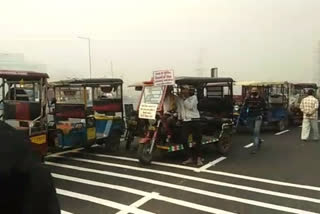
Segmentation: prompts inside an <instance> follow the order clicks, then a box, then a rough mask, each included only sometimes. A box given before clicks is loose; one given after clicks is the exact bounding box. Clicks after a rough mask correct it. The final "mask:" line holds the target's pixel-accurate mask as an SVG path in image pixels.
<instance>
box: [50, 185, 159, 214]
mask: <svg viewBox="0 0 320 214" xmlns="http://www.w3.org/2000/svg"><path fill="white" fill-rule="evenodd" d="M56 190H57V194H59V195H64V196H68V197H72V198H76V199H80V200H84V201H89V202H92V203H95V204H100V205H103V206H106V207H111V208H114V209H117V210H124V211H127V212H129V213H136V214H154V213H152V212H148V211H144V210H141V209H139V208H135V207H130V206H128V205H124V204H120V203H117V202H114V201H110V200H106V199H102V198H97V197H93V196H90V195H85V194H81V193H77V192H71V191H68V190H63V189H56Z"/></svg>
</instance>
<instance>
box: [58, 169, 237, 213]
mask: <svg viewBox="0 0 320 214" xmlns="http://www.w3.org/2000/svg"><path fill="white" fill-rule="evenodd" d="M52 176H53V177H54V178H57V179H62V180H67V181H72V182H76V183H81V184H86V185H91V186H97V187H103V188H108V189H113V190H118V191H122V192H127V193H132V194H135V195H139V196H142V197H145V196H148V195H150V193H148V192H145V191H142V190H138V189H133V188H130V187H124V186H119V185H114V184H108V183H102V182H97V181H92V180H87V179H82V178H76V177H72V176H67V175H60V174H56V173H52ZM153 197H154V199H155V200H161V201H165V202H167V203H171V204H176V205H179V206H183V207H187V208H191V209H195V210H199V211H203V212H207V213H221V214H235V213H232V212H228V211H224V210H220V209H216V208H213V207H207V206H203V205H199V204H195V203H192V202H187V201H183V200H179V199H175V198H170V197H166V196H162V195H153Z"/></svg>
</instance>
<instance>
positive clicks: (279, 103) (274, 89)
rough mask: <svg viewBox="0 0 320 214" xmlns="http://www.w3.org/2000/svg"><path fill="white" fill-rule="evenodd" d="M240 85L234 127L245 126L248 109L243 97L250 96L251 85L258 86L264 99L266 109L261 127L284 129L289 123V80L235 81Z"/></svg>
mask: <svg viewBox="0 0 320 214" xmlns="http://www.w3.org/2000/svg"><path fill="white" fill-rule="evenodd" d="M237 85H240V86H242V104H241V106H239V107H238V108H235V110H238V113H235V114H236V115H238V118H237V119H236V128H239V127H241V126H246V121H247V116H248V109H245V106H244V102H245V99H246V98H247V97H248V96H250V90H251V88H253V87H256V88H258V91H259V94H260V96H262V97H263V98H264V99H265V101H266V111H265V113H264V116H263V125H262V127H264V128H266V127H272V128H275V129H276V130H277V131H283V130H285V129H286V128H287V127H288V125H289V96H290V85H291V84H290V83H289V82H254V81H252V82H237Z"/></svg>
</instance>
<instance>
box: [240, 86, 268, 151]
mask: <svg viewBox="0 0 320 214" xmlns="http://www.w3.org/2000/svg"><path fill="white" fill-rule="evenodd" d="M244 109H245V110H246V111H247V123H248V126H249V128H250V129H251V130H252V131H253V143H254V148H253V150H252V151H251V154H256V153H257V151H258V150H259V149H260V147H261V138H260V131H261V125H262V119H263V114H264V111H265V109H266V102H265V100H264V99H263V98H262V97H261V96H260V94H259V91H258V88H256V87H253V88H251V92H250V95H249V96H248V97H247V98H246V100H245V103H244Z"/></svg>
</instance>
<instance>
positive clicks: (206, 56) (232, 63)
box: [0, 0, 320, 83]
mask: <svg viewBox="0 0 320 214" xmlns="http://www.w3.org/2000/svg"><path fill="white" fill-rule="evenodd" d="M319 11H320V1H319V0H259V1H258V0H161V1H158V0H114V1H107V0H101V1H99V0H82V1H81V0H68V1H65V0H55V1H49V0H28V1H27V0H25V1H17V0H11V1H3V2H2V3H1V15H0V29H1V34H0V53H22V54H24V57H25V60H30V61H32V62H35V63H39V64H46V70H47V72H48V73H49V74H50V76H51V79H52V80H58V79H65V78H81V77H89V69H88V46H87V41H86V40H81V39H78V38H77V37H78V36H87V37H90V38H91V44H92V49H91V53H92V66H93V67H92V71H93V77H111V76H112V72H111V70H113V76H114V77H122V78H124V80H125V81H126V82H127V83H132V82H136V81H141V80H146V79H150V77H151V75H152V73H151V72H152V71H154V70H157V69H166V68H170V69H174V70H175V73H176V75H199V76H207V75H209V70H210V68H211V67H218V68H219V75H220V76H231V77H233V78H234V79H235V80H288V81H307V82H310V81H313V80H314V79H316V80H317V81H318V80H319V77H320V68H319V59H320V54H319V53H320V45H319V40H320V22H319V20H320V13H319ZM111 61H112V65H113V66H112V67H113V69H111V63H110V62H111Z"/></svg>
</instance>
